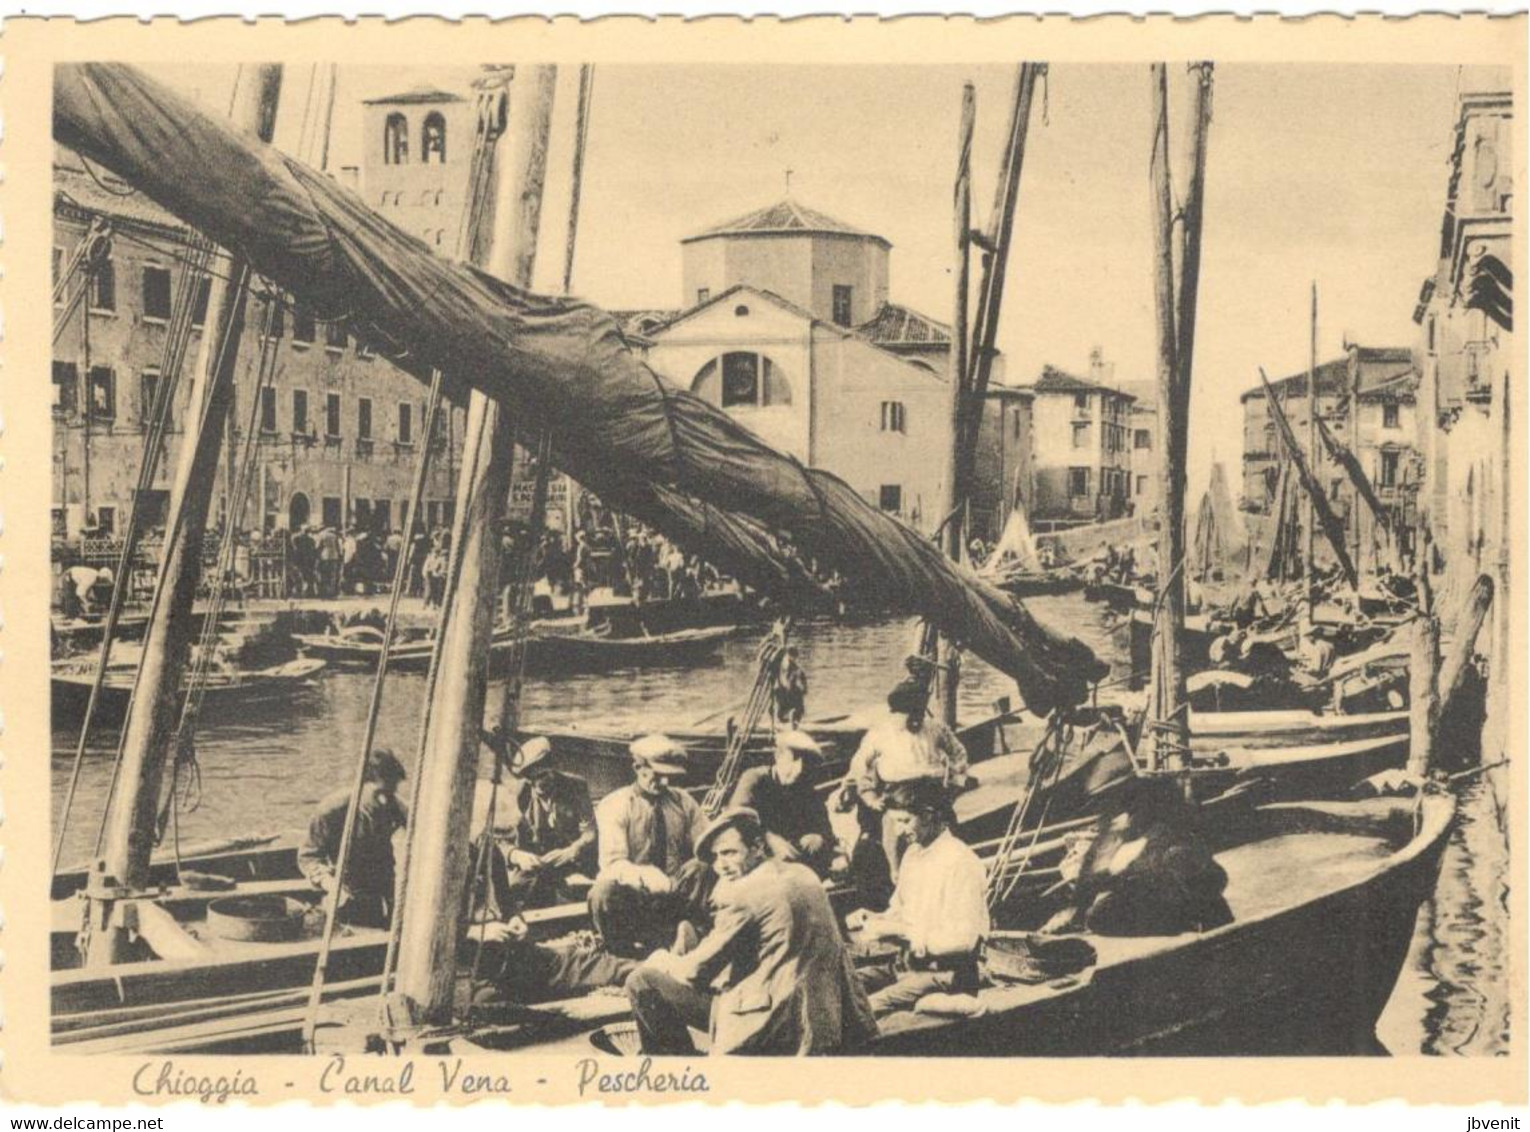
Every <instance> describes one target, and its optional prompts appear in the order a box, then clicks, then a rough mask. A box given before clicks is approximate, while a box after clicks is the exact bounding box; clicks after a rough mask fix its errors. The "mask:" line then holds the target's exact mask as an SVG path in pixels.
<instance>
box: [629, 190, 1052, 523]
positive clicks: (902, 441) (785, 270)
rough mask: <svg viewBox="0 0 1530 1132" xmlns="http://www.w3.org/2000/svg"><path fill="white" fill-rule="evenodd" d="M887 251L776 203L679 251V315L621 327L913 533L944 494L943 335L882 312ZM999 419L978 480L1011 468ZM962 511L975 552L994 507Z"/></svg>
mask: <svg viewBox="0 0 1530 1132" xmlns="http://www.w3.org/2000/svg"><path fill="white" fill-rule="evenodd" d="M891 247H892V245H891V244H890V243H889V241H888V240H886V239H885V238H884V237H882V236H878V235H874V234H872V233H869V232H864V231H862V230H860V229H858V228H854V227H852V226H851V225H848V224H846V223H844V222H842V221H839V220H836V219H834V218H833V217H830V216H826V215H825V214H823V213H821V212H818V211H815V210H813V209H811V208H808V207H806V206H805V205H803V204H801V203H800V202H798V201H796V200H794V199H791V198H787V199H786V200H783V201H780V202H777V203H776V204H773V205H770V206H768V207H766V208H762V209H759V210H757V211H755V212H751V213H749V214H747V215H745V216H741V217H739V218H737V219H735V220H732V221H729V222H727V223H725V224H721V225H717V226H715V227H711V228H708V229H706V230H704V231H702V232H700V233H698V234H697V235H695V236H690V237H687V238H685V239H684V240H682V241H681V267H682V270H681V277H682V279H683V281H684V288H685V291H684V297H685V299H686V301H687V302H688V303H689V305H688V306H687V307H686V308H684V309H683V310H680V311H675V312H666V311H632V312H626V314H625V315H624V316H623V325H624V327H625V328H626V330H627V332H628V336H629V340H631V341H632V342H633V343H634V344H636V345H638V346H640V347H641V348H643V349H644V350H645V352H646V354H647V358H648V361H649V363H650V364H651V365H653V366H654V368H655V369H657V370H658V371H659V372H661V373H663V374H664V375H666V376H667V377H668V378H669V379H670V380H672V381H673V382H675V384H677V385H679V386H681V387H682V388H686V389H690V390H692V391H693V392H695V393H697V394H699V395H700V396H702V397H705V398H707V399H708V400H710V401H712V402H713V403H714V404H717V405H719V406H720V407H721V408H723V409H726V410H727V411H728V412H729V413H730V414H732V415H733V416H734V417H736V418H737V419H738V420H739V421H740V422H741V423H743V424H745V425H747V426H748V427H749V428H750V429H752V430H753V431H755V432H756V433H758V434H759V435H760V436H761V437H762V438H763V439H765V440H766V441H767V442H769V443H770V444H772V445H774V446H776V447H778V448H780V449H781V450H782V451H784V452H787V453H790V454H791V455H792V456H795V457H796V458H797V459H799V460H801V461H802V462H803V463H804V464H808V465H811V466H813V467H816V468H822V469H825V470H827V471H830V472H833V473H834V474H836V475H838V476H840V477H841V478H842V479H844V480H845V481H846V482H847V483H849V484H850V485H851V487H853V488H854V489H855V490H856V491H858V492H860V493H861V494H862V496H863V497H864V498H866V499H867V500H869V501H870V502H872V503H875V504H876V505H878V506H879V507H881V508H882V509H883V510H885V511H889V512H892V513H894V514H897V515H899V516H901V517H903V518H904V519H906V520H908V521H910V522H912V523H914V524H916V525H921V526H924V527H926V528H929V527H933V526H934V525H935V524H936V523H938V522H939V521H940V519H941V518H942V517H943V516H942V515H941V514H940V509H941V507H942V505H943V501H944V500H945V498H946V495H947V490H948V489H947V485H946V475H947V471H948V464H949V460H950V452H951V411H950V386H949V384H948V380H947V377H948V375H947V365H948V355H949V351H950V328H949V327H948V326H946V325H944V324H942V323H940V322H939V321H937V320H935V319H932V318H930V317H928V316H927V315H923V314H920V313H919V312H917V311H914V310H912V309H910V308H908V307H906V306H902V305H899V304H896V303H893V302H892V301H891V300H890V299H889V292H888V288H889V280H890V272H889V252H890V250H891ZM1001 374H1002V369H999V368H998V367H996V374H995V380H997V379H998V377H999V375H1001ZM1009 404H1010V401H1009V400H1005V399H1002V398H992V399H990V400H989V403H988V406H987V410H986V411H987V412H989V413H992V414H994V415H995V416H997V415H999V414H1007V415H1006V418H1005V419H1006V420H1007V421H1008V422H1009V430H1010V431H1008V432H1003V431H1000V432H997V433H995V434H994V435H997V436H1000V437H1003V438H1005V445H1006V447H1005V449H1004V450H1003V451H999V452H996V453H994V454H993V455H994V457H995V460H997V461H998V462H999V463H998V464H997V465H994V466H999V465H1003V466H1007V467H1009V468H1014V467H1015V466H1016V465H1017V464H1018V463H1019V460H1020V457H1019V456H1018V454H1017V453H1016V451H1015V449H1016V448H1017V447H1018V446H1020V445H1022V444H1025V443H1027V441H1028V429H1017V426H1015V424H1014V423H1013V419H1014V416H1015V414H1016V412H1017V411H1018V410H1015V409H1013V408H1008V409H1006V408H1005V406H1006V405H1009ZM991 441H992V437H990V444H989V447H990V448H991V447H992V443H991ZM979 478H980V479H983V480H984V487H985V488H986V487H989V486H991V485H989V484H988V483H987V481H986V478H985V475H984V474H983V473H980V477H979ZM989 494H994V493H992V492H990V493H989ZM974 504H975V510H977V511H980V512H981V513H982V514H981V519H982V523H981V525H980V524H979V523H976V522H975V523H974V530H975V531H977V532H979V533H983V534H987V535H988V536H989V537H991V534H992V532H991V531H990V530H989V528H990V527H992V526H993V523H994V519H993V515H994V513H995V512H996V511H997V508H998V501H997V496H995V498H994V499H993V500H989V499H988V497H987V495H985V496H984V497H983V499H982V500H974ZM999 521H1000V522H1002V516H1001V517H1000V519H999Z"/></svg>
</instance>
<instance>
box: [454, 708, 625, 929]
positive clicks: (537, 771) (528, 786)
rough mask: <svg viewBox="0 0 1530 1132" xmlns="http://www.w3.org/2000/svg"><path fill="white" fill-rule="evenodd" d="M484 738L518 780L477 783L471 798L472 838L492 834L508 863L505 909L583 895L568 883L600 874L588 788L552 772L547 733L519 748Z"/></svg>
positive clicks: (495, 738)
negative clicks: (597, 869)
mask: <svg viewBox="0 0 1530 1132" xmlns="http://www.w3.org/2000/svg"><path fill="white" fill-rule="evenodd" d="M485 740H486V742H488V743H489V744H490V745H491V746H493V747H495V748H496V755H495V757H496V758H498V759H500V760H502V762H501V765H503V766H504V767H505V768H506V769H507V770H508V771H509V772H510V774H511V775H513V776H514V777H515V778H516V779H517V782H516V784H515V785H513V786H512V785H510V784H501V785H499V786H497V787H496V786H495V785H494V784H493V783H492V781H485V780H480V781H479V784H478V791H477V793H476V794H475V795H474V799H473V825H472V828H473V830H474V831H475V840H476V839H477V837H479V836H481V835H482V833H483V831H484V830H485V829H488V830H489V831H490V837H491V838H492V840H493V842H494V845H495V848H496V849H497V850H498V851H499V852H500V853H501V854H502V856H503V859H504V862H505V866H506V870H507V871H506V878H507V886H508V887H507V889H506V891H505V892H504V893H503V896H504V898H505V900H506V901H507V902H508V903H507V907H509V908H517V909H519V908H542V907H546V906H547V905H549V904H555V903H557V902H559V901H561V900H568V899H571V898H574V899H577V898H579V897H582V896H583V892H582V891H581V892H580V893H579V897H574V896H573V895H572V894H571V893H569V892H568V891H567V890H566V888H567V886H566V883H565V882H567V881H569V880H570V879H571V878H573V877H575V876H576V875H578V874H581V873H582V874H585V875H587V876H594V874H595V809H594V806H593V805H592V804H591V802H590V788H589V786H588V785H587V784H586V783H585V781H584V779H582V778H579V777H577V776H576V775H572V774H565V773H563V772H562V771H558V770H555V769H553V766H552V763H551V762H550V761H549V760H550V757H551V755H552V744H551V743H550V742H548V741H547V739H546V738H545V737H543V736H540V735H538V736H535V737H533V738H530V739H527V740H526V741H525V742H524V743H519V744H515V743H504V742H502V741H501V740H500V738H499V736H498V734H497V733H496V734H495V735H493V736H485ZM506 748H509V753H508V756H507V755H506V753H505V750H506ZM491 798H492V799H493V811H494V812H493V814H492V817H491V815H490V813H489V810H490V799H491ZM585 883H586V884H587V883H588V882H587V881H586V882H585Z"/></svg>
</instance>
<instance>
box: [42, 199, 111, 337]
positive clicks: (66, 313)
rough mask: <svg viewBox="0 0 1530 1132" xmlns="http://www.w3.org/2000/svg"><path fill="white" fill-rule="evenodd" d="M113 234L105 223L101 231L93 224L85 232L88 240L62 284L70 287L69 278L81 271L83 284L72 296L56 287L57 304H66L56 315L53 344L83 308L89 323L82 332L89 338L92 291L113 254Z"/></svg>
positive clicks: (81, 246) (81, 245)
mask: <svg viewBox="0 0 1530 1132" xmlns="http://www.w3.org/2000/svg"><path fill="white" fill-rule="evenodd" d="M113 235H114V233H113V229H112V226H111V225H110V224H103V225H101V227H100V228H99V229H97V228H96V226H95V225H94V224H92V230H91V231H90V232H88V233H86V237H85V239H83V240H81V241H80V246H79V249H77V254H76V258H75V262H74V265H73V266H72V267H71V270H70V275H69V276H66V277H65V279H64V280H62V281H61V283H60V286H64V285H65V284H67V283H68V282H69V278H70V276H72V275H73V274H74V273H75V272H77V271H80V270H81V269H82V268H83V275H84V281H83V282H82V283H81V284H80V286H79V288H78V289H77V290H75V291H74V292H73V293H69V292H68V291H67V290H66V291H65V292H64V293H63V295H62V296H61V295H60V292H59V289H58V288H57V287H56V288H54V302H55V303H57V302H58V301H59V299H60V297H63V298H65V299H66V301H65V302H64V304H63V309H62V310H60V311H58V312H57V313H56V314H55V315H54V316H53V344H54V345H57V344H58V340H59V338H60V337H61V336H62V335H63V333H64V331H65V330H66V329H67V328H68V326H69V320H70V319H71V318H73V317H74V313H75V311H77V310H80V309H82V308H83V309H84V311H85V315H84V318H85V320H86V322H85V323H82V326H81V333H83V334H85V335H87V336H88V335H89V333H90V328H89V324H88V320H89V318H90V297H91V296H90V291H91V287H92V285H93V284H94V283H95V279H96V275H97V272H98V271H99V270H100V266H101V264H102V262H103V261H105V260H107V258H108V257H109V256H110V255H111V239H112V236H113ZM103 249H104V251H103ZM82 261H83V262H82Z"/></svg>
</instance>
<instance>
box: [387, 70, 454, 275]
mask: <svg viewBox="0 0 1530 1132" xmlns="http://www.w3.org/2000/svg"><path fill="white" fill-rule="evenodd" d="M473 115H474V106H473V103H471V102H469V101H468V100H467V99H466V98H464V97H463V96H462V95H460V94H453V93H451V92H450V91H444V90H436V89H434V88H428V87H426V88H420V89H417V90H411V91H405V92H404V93H402V94H395V95H390V96H388V97H386V98H374V99H370V100H368V101H366V102H364V103H363V104H362V115H361V118H362V139H363V141H362V149H361V152H362V165H361V169H360V191H361V195H362V197H363V199H365V200H366V202H367V204H369V205H370V206H371V207H372V208H375V209H376V210H377V211H378V212H379V213H381V214H382V215H383V216H386V217H387V218H388V219H389V220H390V221H392V222H393V223H394V224H396V225H398V226H399V227H400V228H402V229H403V230H404V231H406V232H408V233H409V234H410V235H413V236H418V237H419V238H420V239H421V240H423V241H424V242H425V243H426V244H427V245H428V246H429V247H430V248H431V250H432V251H435V252H437V253H438V254H440V255H448V256H454V255H457V254H458V250H459V249H458V245H459V242H460V234H461V229H462V218H463V213H464V210H465V209H466V207H467V193H468V180H469V177H470V172H471V169H472V163H473V162H472V159H473V144H474V119H473Z"/></svg>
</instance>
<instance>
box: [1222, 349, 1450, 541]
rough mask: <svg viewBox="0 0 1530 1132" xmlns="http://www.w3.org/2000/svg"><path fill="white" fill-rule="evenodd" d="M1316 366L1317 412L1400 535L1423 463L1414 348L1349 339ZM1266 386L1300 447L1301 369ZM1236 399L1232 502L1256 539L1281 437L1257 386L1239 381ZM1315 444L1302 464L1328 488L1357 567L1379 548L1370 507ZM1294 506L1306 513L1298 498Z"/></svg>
mask: <svg viewBox="0 0 1530 1132" xmlns="http://www.w3.org/2000/svg"><path fill="white" fill-rule="evenodd" d="M1316 373H1317V391H1318V398H1317V400H1318V414H1319V419H1320V420H1322V421H1323V423H1324V424H1326V425H1327V427H1328V430H1329V432H1330V434H1331V435H1332V436H1333V438H1334V440H1335V441H1337V442H1338V443H1339V444H1341V445H1343V446H1344V447H1345V448H1347V449H1349V450H1350V451H1351V452H1353V453H1354V455H1355V458H1356V460H1357V461H1358V462H1359V465H1360V468H1361V470H1362V471H1364V473H1365V475H1366V478H1367V479H1368V480H1369V481H1370V483H1371V486H1372V488H1373V489H1374V490H1375V493H1376V496H1377V497H1378V499H1379V501H1380V502H1381V504H1382V506H1383V508H1384V509H1385V511H1386V514H1387V521H1388V523H1389V524H1390V525H1392V526H1393V527H1394V528H1395V529H1397V530H1398V531H1400V532H1402V533H1403V534H1402V537H1403V539H1404V543H1406V540H1407V537H1408V535H1407V532H1408V531H1410V530H1411V529H1412V524H1413V517H1414V514H1415V508H1416V504H1417V498H1418V490H1419V481H1420V478H1421V476H1422V471H1423V468H1422V464H1421V462H1420V460H1419V458H1418V449H1417V447H1416V440H1415V436H1416V428H1415V407H1416V401H1417V390H1418V372H1417V369H1416V368H1415V366H1414V363H1413V354H1412V351H1411V350H1408V349H1405V348H1399V347H1382V348H1374V347H1368V346H1358V345H1350V346H1349V347H1348V348H1347V349H1346V351H1345V353H1344V356H1343V357H1341V358H1335V359H1333V360H1331V361H1327V362H1323V363H1321V364H1320V365H1319V366H1318V367H1317V371H1316ZM1271 387H1272V388H1273V389H1274V390H1275V396H1276V399H1277V400H1278V401H1279V403H1280V405H1281V406H1282V408H1283V410H1284V412H1285V415H1286V419H1287V420H1288V421H1289V422H1290V423H1291V428H1292V430H1293V431H1294V432H1295V434H1296V438H1297V442H1298V443H1299V444H1300V445H1301V446H1302V451H1303V453H1304V454H1306V451H1307V442H1308V431H1309V428H1310V417H1309V415H1308V398H1307V374H1306V372H1305V371H1303V372H1301V373H1296V374H1292V375H1291V376H1289V377H1283V378H1281V379H1279V380H1278V381H1273V382H1271ZM1240 400H1241V402H1242V404H1243V491H1242V499H1241V502H1240V509H1241V510H1242V511H1243V512H1244V513H1245V516H1246V521H1247V525H1248V527H1249V534H1250V537H1251V538H1252V539H1253V540H1254V542H1255V544H1256V545H1259V546H1267V545H1268V544H1269V533H1270V532H1269V531H1268V530H1267V529H1266V528H1267V526H1268V520H1269V511H1270V509H1271V506H1272V503H1273V500H1274V498H1275V491H1276V486H1277V484H1278V483H1279V479H1280V472H1281V466H1282V464H1283V462H1284V460H1283V457H1282V454H1281V451H1282V450H1281V442H1280V437H1279V432H1278V429H1277V425H1276V422H1275V418H1274V416H1273V415H1272V414H1271V412H1270V405H1269V401H1268V399H1267V398H1266V396H1265V391H1264V386H1263V385H1262V384H1261V385H1259V386H1257V387H1255V388H1253V389H1249V390H1247V391H1246V392H1245V393H1244V394H1243V395H1242V397H1241V398H1240ZM1318 447H1319V452H1318V458H1317V460H1316V461H1314V462H1311V464H1310V466H1311V467H1312V469H1313V472H1314V474H1315V476H1316V478H1317V480H1318V482H1319V483H1320V484H1322V485H1323V486H1324V488H1325V489H1326V490H1327V492H1328V497H1329V500H1330V502H1331V503H1332V506H1333V510H1334V513H1335V514H1336V515H1337V516H1338V517H1339V518H1340V519H1342V520H1343V522H1344V524H1345V530H1346V532H1347V536H1346V537H1347V538H1348V540H1349V544H1348V548H1347V549H1348V550H1349V552H1350V555H1351V557H1352V558H1353V559H1354V560H1355V562H1356V564H1357V565H1358V566H1360V567H1361V568H1368V567H1369V566H1370V564H1371V563H1372V562H1373V561H1374V560H1375V556H1376V555H1377V554H1378V553H1384V552H1385V547H1384V545H1383V544H1384V541H1385V540H1383V539H1382V538H1381V537H1380V535H1379V534H1378V531H1377V528H1376V521H1375V519H1374V518H1373V517H1372V516H1371V514H1370V511H1369V509H1368V508H1367V507H1365V506H1364V505H1363V504H1360V505H1358V506H1357V496H1356V493H1355V489H1354V485H1353V484H1352V483H1351V482H1350V478H1349V475H1348V473H1346V472H1345V470H1344V468H1343V467H1342V466H1341V465H1340V464H1339V463H1338V462H1336V461H1335V460H1333V459H1331V458H1330V456H1329V453H1328V451H1327V449H1326V447H1325V446H1324V445H1323V444H1321V443H1320V444H1319V446H1318ZM1301 512H1302V513H1303V514H1305V512H1306V508H1305V506H1303V507H1302V508H1301ZM1316 553H1317V555H1318V557H1319V560H1320V561H1323V562H1327V561H1331V560H1332V555H1331V553H1330V551H1329V549H1328V546H1327V543H1326V541H1325V540H1323V539H1319V540H1318V542H1317V544H1316ZM1383 560H1384V559H1383Z"/></svg>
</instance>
